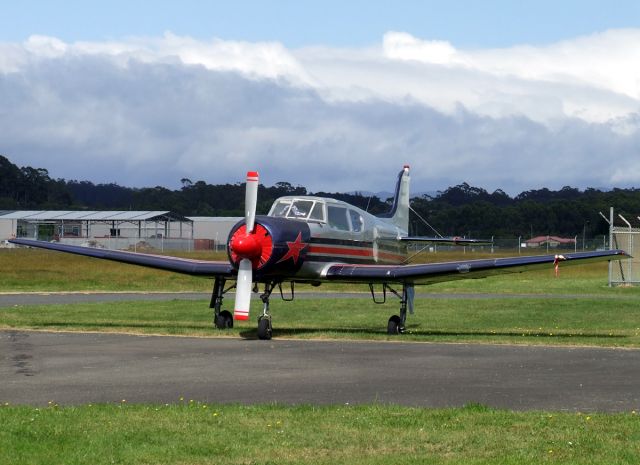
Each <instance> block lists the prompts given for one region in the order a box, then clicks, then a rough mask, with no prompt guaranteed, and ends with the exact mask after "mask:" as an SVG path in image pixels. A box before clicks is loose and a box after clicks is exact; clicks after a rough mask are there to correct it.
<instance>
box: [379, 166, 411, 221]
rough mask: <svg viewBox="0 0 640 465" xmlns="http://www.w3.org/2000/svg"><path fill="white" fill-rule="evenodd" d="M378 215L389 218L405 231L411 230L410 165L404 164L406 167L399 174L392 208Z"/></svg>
mask: <svg viewBox="0 0 640 465" xmlns="http://www.w3.org/2000/svg"><path fill="white" fill-rule="evenodd" d="M378 217H379V218H386V219H388V220H389V221H390V222H391V223H393V225H394V226H397V227H398V228H400V229H402V230H403V231H408V230H409V165H404V168H402V171H400V173H399V174H398V182H397V184H396V192H395V196H394V198H393V205H392V206H391V210H389V212H387V213H384V214H382V215H378Z"/></svg>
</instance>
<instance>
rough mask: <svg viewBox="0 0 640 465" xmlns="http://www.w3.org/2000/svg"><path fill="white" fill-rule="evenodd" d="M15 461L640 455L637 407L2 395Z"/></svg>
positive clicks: (445, 460)
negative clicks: (37, 399)
mask: <svg viewBox="0 0 640 465" xmlns="http://www.w3.org/2000/svg"><path fill="white" fill-rule="evenodd" d="M0 421H1V424H2V427H1V428H0V463H3V464H33V465H37V464H43V465H45V464H46V465H49V464H52V463H64V464H69V465H71V464H89V463H90V464H96V465H98V464H181V465H185V464H279V465H280V464H336V463H349V464H390V463H391V464H423V463H434V464H493V463H495V464H518V465H521V464H539V463H554V464H604V463H607V464H609V463H614V464H637V463H638V459H639V458H640V420H639V419H638V416H637V415H636V412H627V413H621V414H615V415H603V414H587V413H548V412H524V413H523V412H519V413H518V412H509V411H504V410H492V409H487V408H484V407H482V406H477V405H472V406H468V407H465V408H458V409H419V408H406V407H398V406H382V405H371V406H333V407H312V406H299V407H283V406H273V405H270V406H249V407H247V406H239V405H225V406H222V405H211V404H200V403H198V402H194V401H191V402H189V400H186V399H185V400H184V401H183V402H180V403H178V404H171V405H154V406H147V405H128V404H126V402H122V403H121V404H120V405H94V406H83V407H65V408H59V407H56V406H55V405H52V406H51V407H49V408H43V409H37V408H33V407H13V406H5V407H0Z"/></svg>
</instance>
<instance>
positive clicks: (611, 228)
mask: <svg viewBox="0 0 640 465" xmlns="http://www.w3.org/2000/svg"><path fill="white" fill-rule="evenodd" d="M612 247H613V207H609V250H612ZM612 281H613V261H612V260H609V287H611V286H613V282H612Z"/></svg>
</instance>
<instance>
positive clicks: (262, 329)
mask: <svg viewBox="0 0 640 465" xmlns="http://www.w3.org/2000/svg"><path fill="white" fill-rule="evenodd" d="M271 332H272V331H271V319H269V318H260V319H259V320H258V339H261V340H263V341H268V340H269V339H271Z"/></svg>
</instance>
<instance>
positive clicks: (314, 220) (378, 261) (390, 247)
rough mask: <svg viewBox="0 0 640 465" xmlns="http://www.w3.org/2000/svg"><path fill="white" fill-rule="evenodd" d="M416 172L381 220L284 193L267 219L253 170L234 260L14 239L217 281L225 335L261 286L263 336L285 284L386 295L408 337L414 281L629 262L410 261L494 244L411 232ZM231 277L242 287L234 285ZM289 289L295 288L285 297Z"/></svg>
mask: <svg viewBox="0 0 640 465" xmlns="http://www.w3.org/2000/svg"><path fill="white" fill-rule="evenodd" d="M409 171H410V170H409V166H408V165H405V166H404V167H403V168H402V170H401V171H400V173H399V174H398V178H397V183H396V188H395V195H394V197H393V203H392V205H391V208H390V210H389V211H388V212H387V213H384V214H379V215H377V216H376V215H372V214H371V213H368V212H366V211H364V210H362V209H360V208H357V207H355V206H353V205H350V204H348V203H346V202H343V201H339V200H335V199H331V198H326V197H314V196H287V197H281V198H279V199H277V200H276V201H275V202H274V204H273V206H272V207H271V209H270V211H269V213H268V214H267V215H256V204H257V195H258V182H259V176H258V173H257V172H255V171H250V172H248V173H247V182H246V188H245V189H246V190H245V218H244V219H243V220H241V221H239V222H238V223H237V224H236V225H235V226H234V227H233V228H232V229H231V232H230V233H229V238H228V241H227V254H228V261H205V260H193V259H186V258H177V257H167V256H159V255H152V254H144V253H136V252H126V251H119V250H107V249H97V248H90V247H82V246H73V245H66V244H59V243H55V242H44V241H36V240H30V239H22V238H18V239H11V240H10V242H12V243H14V244H18V245H24V246H30V247H40V248H44V249H50V250H56V251H60V252H68V253H73V254H79V255H85V256H89V257H95V258H101V259H107V260H114V261H117V262H123V263H129V264H135V265H142V266H146V267H151V268H158V269H163V270H169V271H173V272H177V273H183V274H188V275H195V276H203V277H209V278H213V280H214V283H213V291H212V294H211V301H210V304H209V307H210V308H213V313H214V318H213V320H214V324H215V326H216V327H217V328H219V329H226V328H232V327H233V321H234V318H235V320H240V321H246V320H248V319H249V310H250V306H251V294H252V292H255V293H258V292H259V290H258V286H259V285H262V286H263V289H264V291H263V292H262V293H261V294H260V299H261V301H262V313H261V314H260V315H259V317H258V331H257V334H258V338H259V339H263V340H269V339H271V337H272V334H273V328H272V322H271V313H270V310H269V302H270V297H271V294H272V292H273V291H274V289H276V288H278V289H279V291H280V296H281V298H282V299H283V300H293V299H294V298H295V284H310V285H312V286H319V285H321V284H322V283H323V282H340V283H357V284H368V285H369V290H370V292H371V297H372V299H373V301H374V302H375V303H385V302H386V300H387V293H389V294H390V295H394V296H396V297H397V298H399V300H400V310H399V312H398V314H394V315H392V316H391V317H390V318H389V320H388V323H387V333H388V334H401V333H403V332H404V331H405V324H406V319H407V312H408V313H410V314H413V304H414V294H415V291H414V286H415V285H420V284H432V283H437V282H443V281H451V280H457V279H469V278H484V277H487V276H490V275H495V274H501V273H515V272H522V271H525V270H530V269H536V268H541V267H550V266H555V267H556V270H557V267H558V265H559V263H560V262H562V263H566V264H567V265H569V264H582V263H588V262H594V261H603V260H620V259H623V258H629V256H628V255H627V254H626V253H625V252H624V251H623V250H606V251H595V252H577V253H565V254H562V255H539V256H517V257H508V258H495V259H476V260H463V261H450V262H439V263H424V264H408V263H407V262H408V258H409V257H408V255H407V254H408V250H407V246H408V245H409V244H411V243H416V242H417V243H419V242H422V243H440V244H454V245H474V244H475V245H477V244H486V243H487V241H482V240H478V239H470V238H462V237H422V236H410V235H409V234H408V226H409V211H410V207H409V200H410V196H409V180H410V176H409ZM227 281H231V282H233V283H232V284H230V285H229V286H228V287H227ZM284 283H288V284H289V286H290V291H288V293H287V294H286V296H285V291H283V288H282V285H283V284H284ZM376 286H377V291H376V288H375V287H376ZM233 289H235V305H234V314H233V315H232V314H231V313H230V312H229V311H228V310H223V309H222V304H223V299H224V296H225V295H226V294H227V293H228V292H230V291H231V290H233ZM376 292H377V295H376Z"/></svg>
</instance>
